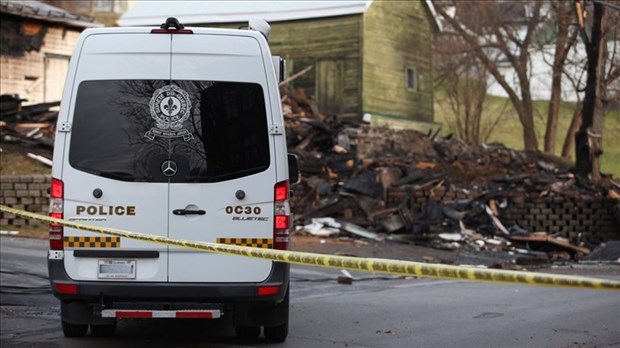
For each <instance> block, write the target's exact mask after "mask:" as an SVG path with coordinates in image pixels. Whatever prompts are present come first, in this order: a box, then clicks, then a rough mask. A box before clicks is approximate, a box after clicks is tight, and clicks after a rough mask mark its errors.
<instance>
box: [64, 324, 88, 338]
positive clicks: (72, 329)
mask: <svg viewBox="0 0 620 348" xmlns="http://www.w3.org/2000/svg"><path fill="white" fill-rule="evenodd" d="M86 331H88V325H82V324H69V323H67V322H66V321H64V320H63V321H62V333H63V334H64V335H65V337H84V336H86Z"/></svg>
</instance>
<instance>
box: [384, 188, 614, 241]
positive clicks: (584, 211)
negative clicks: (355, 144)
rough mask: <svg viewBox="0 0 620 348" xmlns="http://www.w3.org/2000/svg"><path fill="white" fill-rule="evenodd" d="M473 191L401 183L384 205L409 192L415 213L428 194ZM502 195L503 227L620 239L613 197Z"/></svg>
mask: <svg viewBox="0 0 620 348" xmlns="http://www.w3.org/2000/svg"><path fill="white" fill-rule="evenodd" d="M476 194H479V193H476V192H471V193H470V194H469V195H468V194H466V193H464V192H458V193H454V192H446V191H445V188H443V187H440V188H438V189H435V190H433V189H430V188H426V189H420V190H414V189H413V187H411V186H403V187H398V188H392V189H390V190H389V191H388V197H387V201H386V205H387V206H388V207H395V206H397V205H398V204H399V203H401V202H403V201H404V200H405V199H406V198H407V197H409V196H410V197H411V200H410V204H409V208H410V209H411V211H412V212H413V213H414V214H419V213H420V212H421V211H422V207H423V206H424V204H425V203H426V202H427V200H428V199H429V197H432V199H434V200H436V201H442V202H449V201H455V200H462V199H470V198H471V199H473V198H475V197H476ZM505 196H506V198H507V203H508V205H507V207H506V208H504V209H499V213H500V215H499V219H500V221H501V222H502V224H504V226H506V227H510V226H512V225H514V224H518V225H519V226H521V227H523V228H524V229H526V230H528V231H529V232H548V233H550V234H556V233H557V234H558V235H560V236H562V237H565V238H568V239H569V240H571V241H572V242H575V243H576V242H578V241H579V239H580V238H579V234H582V237H583V238H585V239H586V240H588V241H590V242H592V243H599V242H601V241H608V240H617V239H620V223H619V222H618V221H617V220H616V219H615V218H614V216H613V212H612V208H613V206H614V205H615V204H617V203H618V202H617V201H615V200H612V199H609V198H605V197H589V196H584V197H579V198H576V197H570V196H564V195H555V196H547V197H538V196H536V195H529V196H528V194H527V193H525V192H510V193H507V194H506V195H505ZM471 227H473V226H471Z"/></svg>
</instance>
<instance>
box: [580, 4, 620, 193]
mask: <svg viewBox="0 0 620 348" xmlns="http://www.w3.org/2000/svg"><path fill="white" fill-rule="evenodd" d="M578 4H579V5H580V3H578ZM616 6H617V5H616ZM611 7H612V8H614V9H615V10H616V12H614V13H613V14H612V15H611V16H610V17H611V18H607V17H608V15H607V13H608V11H607V9H606V7H605V6H604V4H603V3H601V2H599V1H595V2H593V11H592V16H591V18H592V21H591V23H590V25H589V28H587V26H586V25H585V20H584V19H585V16H584V12H582V11H583V10H585V9H583V8H581V7H580V6H578V11H577V14H578V18H579V22H580V26H581V27H582V31H581V33H582V38H583V41H584V43H585V46H586V52H587V57H588V63H587V71H588V77H587V83H586V88H585V92H586V93H585V99H584V102H583V108H582V122H581V127H580V128H579V131H578V132H577V134H576V135H575V159H576V163H575V167H576V171H577V173H578V174H579V175H581V176H583V177H586V176H588V177H590V178H591V179H592V181H594V182H598V181H600V180H601V173H600V156H601V155H602V154H603V117H604V113H605V107H606V105H607V104H608V103H610V102H611V101H615V100H617V99H618V97H619V95H620V92H619V90H620V88H619V87H618V84H619V83H618V79H619V78H620V61H619V60H620V59H619V58H618V54H619V53H618V52H617V50H616V46H615V45H616V43H617V40H618V35H617V34H618V28H619V27H618V25H619V24H618V19H619V17H620V15H618V12H617V11H618V10H620V6H618V7H617V8H616V7H614V6H611ZM609 19H611V21H610V23H612V24H611V25H607V24H606V23H607V22H608V21H609ZM586 29H589V36H588V30H586ZM608 42H611V43H612V52H611V55H608V52H607V46H608ZM608 62H609V64H607V63H608ZM606 66H607V68H606Z"/></svg>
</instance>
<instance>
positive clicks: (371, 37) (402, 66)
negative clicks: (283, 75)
mask: <svg viewBox="0 0 620 348" xmlns="http://www.w3.org/2000/svg"><path fill="white" fill-rule="evenodd" d="M424 6H425V5H424V3H423V2H422V1H414V0H411V1H390V0H385V1H383V0H374V1H373V2H372V4H371V5H370V8H369V9H368V11H367V12H366V13H365V14H358V15H348V16H338V17H328V18H317V19H303V20H295V21H284V22H272V23H270V25H271V29H272V30H271V36H270V38H269V45H270V46H271V52H272V53H273V54H274V55H280V56H282V57H284V58H286V59H287V62H288V75H289V76H290V75H292V74H294V73H296V72H298V71H300V70H302V69H304V68H306V67H307V66H308V65H312V66H313V67H314V68H313V70H311V71H310V72H308V73H307V74H306V75H304V76H303V77H301V78H298V79H297V80H295V81H293V82H292V85H293V87H296V88H297V87H301V88H304V89H305V90H306V94H307V95H308V96H314V97H316V98H317V102H318V104H319V109H320V110H321V112H323V113H325V114H338V115H339V116H341V117H342V118H345V119H352V118H353V119H358V120H359V119H361V115H362V114H363V113H366V112H369V113H372V114H379V115H384V116H396V117H401V118H405V119H412V120H416V121H426V122H432V121H433V90H432V75H431V71H432V66H431V45H432V26H431V24H430V22H429V19H428V16H427V13H426V10H425V8H424ZM246 24H247V23H231V24H204V26H209V27H226V28H239V27H240V26H242V25H246ZM407 67H409V68H413V69H414V70H415V72H416V74H415V84H416V87H415V89H413V90H411V89H408V88H407V83H406V82H407V80H406V69H407Z"/></svg>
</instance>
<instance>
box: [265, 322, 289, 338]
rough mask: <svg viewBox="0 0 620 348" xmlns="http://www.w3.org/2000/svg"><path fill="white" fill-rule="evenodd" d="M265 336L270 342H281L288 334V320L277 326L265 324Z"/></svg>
mask: <svg viewBox="0 0 620 348" xmlns="http://www.w3.org/2000/svg"><path fill="white" fill-rule="evenodd" d="M264 331H265V338H266V339H267V340H268V341H270V342H276V343H282V342H284V341H286V337H287V336H288V321H286V323H284V324H281V325H278V326H265V329H264Z"/></svg>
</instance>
